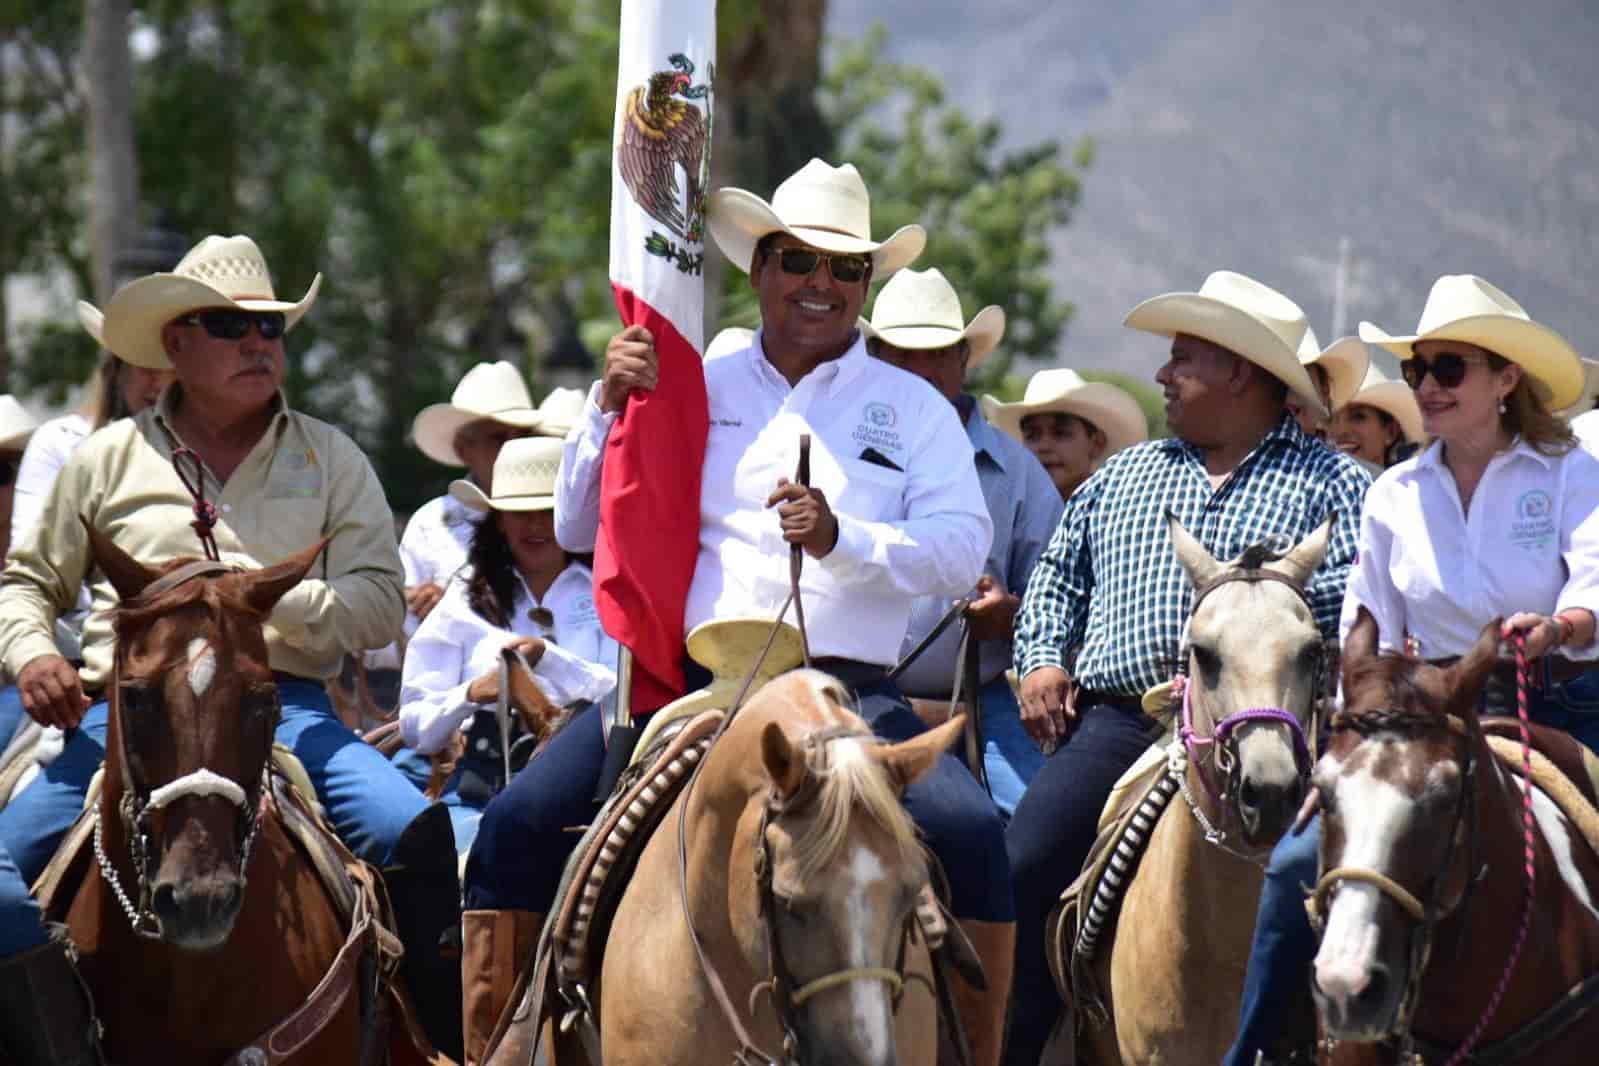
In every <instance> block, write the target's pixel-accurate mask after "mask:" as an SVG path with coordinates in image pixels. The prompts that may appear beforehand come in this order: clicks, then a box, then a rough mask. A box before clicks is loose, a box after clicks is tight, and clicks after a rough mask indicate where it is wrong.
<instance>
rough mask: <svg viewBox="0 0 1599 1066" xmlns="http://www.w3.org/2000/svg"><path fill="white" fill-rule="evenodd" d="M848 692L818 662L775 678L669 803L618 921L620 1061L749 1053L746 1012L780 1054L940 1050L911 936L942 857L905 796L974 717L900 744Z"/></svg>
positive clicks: (616, 1059) (616, 1045) (607, 983)
mask: <svg viewBox="0 0 1599 1066" xmlns="http://www.w3.org/2000/svg"><path fill="white" fill-rule="evenodd" d="M847 701H848V696H847V694H846V693H845V692H844V690H843V689H842V688H840V687H839V686H838V684H837V683H836V682H834V681H833V680H832V679H831V678H829V677H827V676H825V675H823V674H819V673H816V672H814V671H809V670H800V671H795V672H793V673H789V674H785V675H783V676H782V677H779V678H777V679H776V680H774V681H771V682H769V683H768V684H767V685H765V686H764V687H763V688H762V689H761V690H760V691H759V692H757V693H756V694H755V696H754V697H752V698H751V699H750V701H749V702H748V703H747V704H746V705H745V706H744V707H743V708H742V709H741V710H739V711H738V713H737V716H736V717H735V718H734V720H733V722H732V724H731V725H730V726H729V727H728V729H727V731H726V732H725V733H724V734H723V735H722V736H721V738H720V739H718V740H717V741H716V743H715V744H713V745H712V746H711V749H710V751H709V752H708V753H707V755H706V756H705V762H704V764H703V765H702V766H701V767H700V769H699V772H698V780H697V781H696V782H695V783H694V785H693V787H692V788H691V789H689V790H687V791H686V792H685V793H684V794H683V795H680V796H679V797H678V798H677V801H676V803H675V804H674V806H673V807H672V808H671V809H670V810H669V811H668V812H667V814H666V816H665V819H664V820H663V821H662V823H661V828H660V830H659V831H658V832H656V834H655V835H654V836H653V837H652V838H651V840H650V841H649V843H648V844H647V845H646V846H645V849H644V851H643V853H642V855H641V856H640V859H639V863H638V868H637V871H636V873H635V874H634V875H633V877H632V879H631V880H630V881H629V883H628V887H627V889H626V892H625V894H624V895H623V897H622V900H621V902H620V904H619V906H618V909H617V912H616V917H615V920H614V922H613V924H612V926H611V933H610V937H609V941H608V946H607V948H606V953H605V964H604V970H603V979H602V982H601V987H600V990H599V1004H600V1012H599V1013H600V1027H601V1037H602V1046H603V1048H604V1056H605V1064H606V1066H645V1064H648V1066H661V1064H666V1066H672V1064H683V1066H687V1064H691V1063H692V1064H694V1066H700V1064H703V1063H732V1062H734V1061H735V1054H736V1053H738V1052H740V1051H741V1047H740V1044H741V1040H740V1038H739V1037H738V1036H737V1035H736V1026H735V1023H734V1022H733V1020H731V1019H730V1018H729V1017H728V1012H729V1010H732V1011H734V1012H736V1013H737V1015H739V1016H740V1017H739V1020H738V1022H737V1025H738V1026H742V1027H744V1028H745V1030H746V1032H747V1034H748V1036H749V1038H750V1039H751V1040H752V1041H753V1043H754V1044H755V1045H757V1046H758V1047H759V1048H761V1049H763V1051H764V1052H766V1053H770V1054H771V1055H773V1056H779V1057H778V1058H777V1059H776V1061H781V1062H797V1063H800V1064H805V1066H810V1064H821V1063H837V1064H846V1063H849V1064H859V1066H889V1064H891V1063H895V1062H906V1063H932V1062H933V1061H934V1059H935V1058H936V1055H937V1051H936V1048H937V1035H938V1021H937V1019H938V1012H937V1007H936V1004H935V1002H934V1000H933V997H932V994H931V984H930V981H929V979H928V978H927V975H928V974H929V973H930V969H929V962H928V959H927V956H926V953H925V951H924V950H923V948H922V946H921V942H920V941H919V940H918V939H916V938H915V937H914V936H911V935H910V930H911V928H912V926H913V925H914V917H913V912H914V909H915V906H916V903H917V899H918V893H919V891H920V889H921V888H922V886H923V885H925V884H926V883H927V876H928V875H927V866H926V859H925V857H924V853H923V851H922V847H921V845H920V843H919V842H918V840H917V837H916V831H915V827H914V826H913V825H912V823H911V820H910V818H909V816H908V815H907V814H906V813H905V810H904V808H903V807H902V806H901V804H900V802H899V796H900V793H901V792H903V791H904V788H905V786H906V785H908V784H909V783H910V782H911V781H914V780H915V779H916V778H917V777H919V776H920V775H921V774H923V773H925V772H926V771H927V770H928V769H929V768H931V767H932V765H933V763H934V761H935V760H936V759H937V758H938V757H939V755H940V754H941V753H942V752H943V751H944V749H945V748H947V747H948V746H949V744H950V743H951V742H952V741H954V740H955V738H956V737H958V736H959V735H960V730H961V728H962V727H963V725H964V722H963V720H962V719H960V718H956V719H953V720H952V721H950V722H949V723H946V724H945V725H943V726H940V727H938V728H937V729H933V730H929V731H928V732H927V733H924V734H922V735H921V736H919V737H916V738H914V739H912V740H908V741H905V742H903V743H900V744H892V745H890V744H883V743H879V742H877V741H875V740H874V739H873V738H872V735H871V730H870V729H869V728H868V727H867V725H866V724H865V723H864V722H863V721H861V719H860V718H859V717H857V716H856V715H855V714H853V713H851V712H850V711H849V710H848V709H847V707H846V705H847ZM679 818H681V819H682V820H683V824H682V830H683V837H682V840H683V841H684V843H685V845H686V855H685V854H680V852H679V850H678V849H679V833H678V821H679ZM685 863H686V865H685ZM690 922H692V923H693V929H692V931H691V930H690V927H689V923H690ZM696 935H697V937H698V939H699V942H700V944H701V945H702V946H703V949H704V956H703V958H702V957H701V956H700V955H699V954H698V952H697V950H696V947H695V943H694V938H695V936H696ZM708 969H710V970H714V973H715V974H716V975H717V976H716V978H714V979H719V981H720V982H721V984H722V986H723V987H724V988H725V991H726V997H727V998H726V999H725V1000H719V999H718V998H717V997H716V993H714V992H713V991H712V987H711V984H710V982H711V980H713V978H711V977H710V976H709V975H708V973H707V970H708ZM774 975H775V976H776V977H777V981H776V983H775V984H774V983H773V977H774ZM719 1004H720V1005H719ZM557 1050H558V1051H563V1050H565V1049H562V1048H558V1049H557ZM572 1050H574V1051H575V1050H576V1049H575V1048H574V1049H572ZM558 1061H561V1062H563V1063H564V1062H566V1061H568V1059H567V1056H566V1055H565V1054H560V1055H558ZM737 1061H745V1060H743V1059H738V1060H737ZM761 1061H765V1060H764V1059H762V1060H761Z"/></svg>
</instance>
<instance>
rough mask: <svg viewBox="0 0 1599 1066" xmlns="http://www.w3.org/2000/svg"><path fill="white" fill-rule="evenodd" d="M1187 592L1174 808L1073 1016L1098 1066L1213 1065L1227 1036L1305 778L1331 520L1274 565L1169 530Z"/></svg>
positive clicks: (1156, 832)
mask: <svg viewBox="0 0 1599 1066" xmlns="http://www.w3.org/2000/svg"><path fill="white" fill-rule="evenodd" d="M1168 524H1169V526H1170V530H1171V536H1172V541H1173V544H1174V546H1175V548H1176V551H1177V558H1178V560H1179V562H1181V563H1182V566H1183V569H1184V571H1185V572H1186V573H1187V574H1188V577H1189V580H1191V581H1192V582H1193V584H1194V587H1195V589H1196V590H1197V592H1196V596H1195V603H1194V608H1193V612H1192V614H1191V615H1190V617H1189V619H1188V628H1187V633H1186V636H1185V645H1186V646H1185V649H1184V650H1185V652H1186V655H1187V682H1186V698H1185V699H1184V700H1182V701H1180V702H1181V703H1182V707H1181V710H1180V712H1179V713H1180V721H1179V723H1178V729H1177V730H1176V733H1177V736H1176V739H1175V740H1174V742H1173V743H1174V745H1175V747H1176V749H1177V752H1180V753H1181V754H1180V755H1179V754H1177V752H1174V753H1171V754H1169V755H1168V759H1167V768H1166V770H1165V772H1168V773H1171V772H1176V773H1177V774H1178V775H1180V776H1179V779H1178V781H1177V785H1178V788H1179V789H1180V791H1181V793H1182V794H1181V795H1180V796H1173V798H1172V799H1171V800H1170V802H1168V803H1167V805H1166V808H1165V810H1164V812H1163V813H1162V814H1161V815H1160V816H1159V819H1158V821H1157V822H1156V824H1155V827H1154V829H1153V830H1152V831H1151V833H1150V838H1149V842H1148V844H1147V846H1146V848H1145V851H1144V855H1143V858H1142V860H1141V862H1140V865H1139V866H1138V869H1137V873H1136V874H1135V875H1134V877H1133V879H1132V881H1131V883H1130V884H1129V885H1128V886H1127V889H1126V894H1125V896H1124V897H1123V899H1122V903H1121V911H1120V915H1119V917H1118V918H1117V919H1116V924H1115V928H1114V931H1113V935H1114V941H1113V942H1112V943H1111V944H1110V945H1109V946H1108V947H1107V946H1104V945H1102V946H1101V947H1100V949H1099V951H1098V955H1097V958H1096V959H1095V962H1094V976H1095V978H1096V982H1095V983H1096V984H1097V987H1098V989H1099V990H1100V991H1101V993H1102V995H1103V1004H1102V1005H1103V1007H1104V1010H1103V1012H1101V1011H1099V1010H1096V1009H1092V1008H1087V1007H1086V1005H1085V1004H1081V1003H1079V1004H1076V1007H1077V1009H1078V1010H1081V1011H1082V1012H1083V1014H1084V1016H1085V1029H1086V1032H1085V1036H1086V1038H1087V1044H1088V1047H1087V1048H1086V1049H1085V1050H1086V1051H1087V1052H1088V1055H1087V1056H1086V1057H1088V1058H1090V1059H1091V1060H1092V1061H1094V1062H1097V1063H1106V1064H1109V1063H1119V1062H1129V1063H1140V1064H1143V1063H1196V1064H1199V1063H1203V1064H1205V1066H1214V1064H1215V1063H1217V1062H1220V1061H1221V1060H1222V1057H1223V1055H1224V1054H1225V1052H1226V1050H1227V1048H1228V1046H1229V1045H1230V1044H1231V1043H1232V1039H1233V1036H1234V1034H1235V1032H1236V1025H1237V1019H1238V1009H1239V1000H1240V995H1241V989H1242V987H1243V978H1244V969H1245V966H1246V965H1247V963H1248V959H1249V942H1250V935H1251V932H1252V931H1253V929H1254V922H1255V909H1256V906H1257V905H1258V901H1259V898H1260V890H1261V885H1262V883H1263V874H1262V867H1263V864H1264V861H1265V858H1266V856H1267V855H1268V854H1269V853H1270V851H1271V848H1272V845H1273V844H1275V843H1276V841H1277V840H1278V838H1279V837H1281V836H1282V834H1283V833H1284V832H1285V831H1286V830H1287V829H1288V827H1289V825H1291V824H1292V822H1293V817H1294V813H1295V811H1296V810H1297V809H1298V806H1299V803H1300V800H1301V798H1302V795H1303V792H1304V781H1305V777H1306V775H1308V773H1309V759H1308V753H1307V750H1306V746H1305V740H1304V737H1305V735H1306V734H1307V733H1313V732H1314V729H1315V726H1314V723H1313V721H1312V718H1313V715H1314V710H1315V707H1316V703H1317V699H1318V696H1319V692H1318V688H1319V679H1320V669H1321V657H1322V638H1321V634H1320V631H1319V630H1318V629H1317V626H1316V620H1315V618H1314V617H1313V616H1312V614H1311V611H1310V606H1309V604H1308V602H1307V601H1306V600H1305V597H1304V593H1303V591H1302V589H1303V587H1304V584H1305V581H1306V580H1307V579H1308V578H1309V577H1310V575H1311V573H1312V572H1314V571H1315V569H1316V567H1317V566H1319V565H1320V564H1321V560H1322V556H1323V555H1324V554H1325V553H1326V550H1327V535H1328V531H1329V529H1330V527H1331V522H1330V520H1329V521H1328V522H1327V523H1324V524H1323V525H1322V526H1321V527H1320V528H1319V529H1317V530H1315V531H1314V532H1312V533H1311V534H1310V535H1309V536H1307V537H1306V538H1305V540H1304V541H1303V542H1301V543H1300V544H1299V545H1298V546H1296V547H1295V548H1294V549H1293V550H1292V551H1290V552H1288V553H1287V554H1286V555H1284V556H1282V557H1281V558H1277V557H1276V556H1275V554H1273V553H1270V552H1266V551H1264V550H1262V549H1250V550H1249V551H1247V552H1245V553H1244V555H1243V556H1242V557H1241V558H1240V559H1238V560H1235V561H1234V562H1232V563H1231V564H1223V563H1220V562H1217V561H1216V560H1215V559H1213V558H1212V557H1211V556H1210V554H1209V553H1208V552H1207V551H1206V550H1205V549H1204V547H1203V546H1202V545H1201V544H1200V543H1199V542H1198V541H1197V540H1195V539H1194V538H1193V537H1192V536H1191V535H1189V533H1188V532H1187V531H1186V530H1184V529H1183V527H1182V525H1181V524H1180V523H1178V522H1177V521H1176V519H1174V518H1173V519H1169V520H1168Z"/></svg>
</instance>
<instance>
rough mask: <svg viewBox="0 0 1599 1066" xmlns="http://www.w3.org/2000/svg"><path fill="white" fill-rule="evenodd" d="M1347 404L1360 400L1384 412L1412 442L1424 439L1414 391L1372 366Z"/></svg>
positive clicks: (1418, 442)
mask: <svg viewBox="0 0 1599 1066" xmlns="http://www.w3.org/2000/svg"><path fill="white" fill-rule="evenodd" d="M1349 403H1351V404H1356V403H1363V404H1365V405H1366V406H1367V407H1375V408H1376V409H1377V410H1379V411H1383V412H1385V413H1386V414H1387V415H1388V417H1390V418H1392V419H1393V420H1394V421H1395V422H1398V423H1399V430H1400V432H1401V433H1403V434H1404V435H1405V439H1406V440H1407V441H1409V442H1410V443H1412V444H1420V443H1421V442H1422V441H1424V440H1426V439H1427V432H1426V431H1425V430H1424V429H1422V428H1421V407H1420V405H1418V404H1417V403H1416V394H1415V393H1414V392H1413V391H1412V390H1411V388H1410V386H1409V385H1406V384H1405V383H1404V382H1403V381H1395V380H1394V379H1393V378H1391V377H1389V376H1388V375H1387V374H1384V373H1383V372H1382V371H1381V370H1379V369H1377V368H1376V367H1375V366H1373V367H1370V368H1369V369H1367V371H1366V377H1365V380H1363V381H1362V382H1361V383H1360V388H1359V389H1358V390H1356V392H1355V394H1354V395H1353V396H1351V397H1350V398H1349ZM1340 406H1343V405H1340Z"/></svg>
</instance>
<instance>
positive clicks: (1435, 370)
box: [1399, 352, 1487, 389]
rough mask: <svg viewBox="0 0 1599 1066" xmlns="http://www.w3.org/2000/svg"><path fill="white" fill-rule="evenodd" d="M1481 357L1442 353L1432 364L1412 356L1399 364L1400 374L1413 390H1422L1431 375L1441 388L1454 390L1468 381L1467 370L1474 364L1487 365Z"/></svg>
mask: <svg viewBox="0 0 1599 1066" xmlns="http://www.w3.org/2000/svg"><path fill="white" fill-rule="evenodd" d="M1485 362H1487V360H1485V359H1484V358H1483V357H1482V356H1480V355H1461V354H1460V353H1459V352H1441V353H1439V354H1438V356H1437V357H1435V358H1434V359H1433V361H1432V362H1430V363H1429V362H1427V360H1425V359H1423V358H1422V357H1421V356H1419V355H1414V356H1411V357H1410V358H1409V359H1406V360H1404V361H1403V362H1401V363H1400V364H1399V373H1400V374H1401V375H1403V376H1404V379H1405V384H1406V385H1409V386H1410V387H1411V388H1412V389H1419V388H1421V383H1422V382H1423V381H1426V380H1427V375H1428V374H1429V373H1430V374H1431V375H1432V378H1433V380H1434V381H1436V382H1437V383H1438V384H1439V385H1440V386H1441V387H1443V388H1446V389H1452V388H1454V387H1455V386H1456V385H1459V384H1460V383H1461V382H1462V381H1465V380H1466V368H1467V367H1468V366H1471V365H1473V364H1474V363H1485Z"/></svg>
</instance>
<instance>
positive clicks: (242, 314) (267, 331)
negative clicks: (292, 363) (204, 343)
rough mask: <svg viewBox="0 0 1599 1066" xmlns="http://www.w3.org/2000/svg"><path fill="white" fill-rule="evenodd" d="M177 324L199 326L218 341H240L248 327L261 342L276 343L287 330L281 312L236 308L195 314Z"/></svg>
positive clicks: (221, 308) (217, 309)
mask: <svg viewBox="0 0 1599 1066" xmlns="http://www.w3.org/2000/svg"><path fill="white" fill-rule="evenodd" d="M178 321H179V322H181V323H183V324H184V325H185V326H200V327H202V328H204V330H205V331H206V332H207V333H209V334H210V335H211V336H213V337H215V338H216V339H217V340H219V341H237V340H243V339H244V337H245V335H246V334H248V333H249V332H250V326H251V325H254V326H255V328H256V329H257V330H258V331H259V332H260V334H261V339H262V340H268V341H275V340H277V339H278V338H279V337H281V336H283V331H284V330H285V329H287V328H288V320H287V319H286V318H284V315H283V312H282V311H241V310H239V309H238V308H235V307H218V308H214V309H212V310H210V311H196V312H194V313H193V314H190V315H184V316H183V317H182V318H180V319H178Z"/></svg>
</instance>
